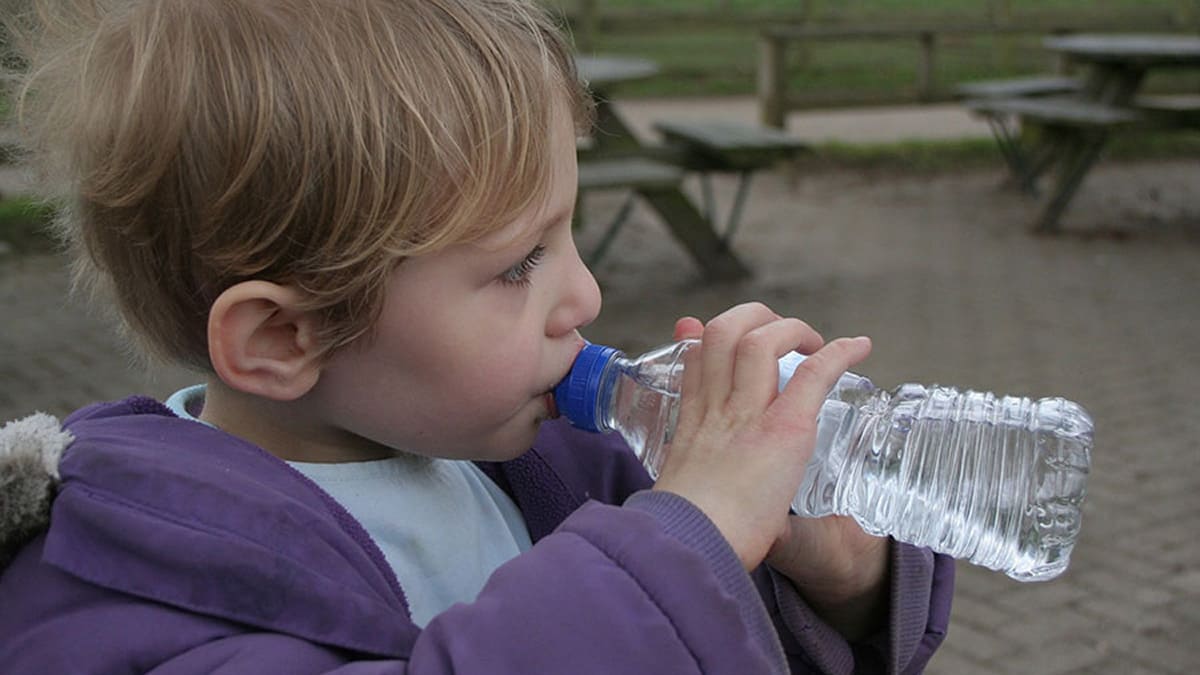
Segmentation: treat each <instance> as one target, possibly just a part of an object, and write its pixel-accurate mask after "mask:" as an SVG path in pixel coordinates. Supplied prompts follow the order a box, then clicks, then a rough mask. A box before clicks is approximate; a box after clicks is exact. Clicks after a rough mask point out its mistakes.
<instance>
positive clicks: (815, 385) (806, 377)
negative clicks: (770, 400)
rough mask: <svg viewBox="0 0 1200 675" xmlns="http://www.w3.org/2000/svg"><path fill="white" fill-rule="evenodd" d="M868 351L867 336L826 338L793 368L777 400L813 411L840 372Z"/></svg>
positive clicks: (851, 366) (863, 356)
mask: <svg viewBox="0 0 1200 675" xmlns="http://www.w3.org/2000/svg"><path fill="white" fill-rule="evenodd" d="M870 353H871V340H870V338H866V337H856V338H838V339H837V340H834V341H832V342H830V343H829V344H827V345H825V346H824V347H822V348H821V349H819V350H817V351H816V352H813V353H812V354H811V355H810V356H809V357H808V358H807V359H805V360H804V362H803V363H801V364H800V365H799V367H797V368H796V372H795V374H793V375H792V380H791V382H788V385H787V387H786V388H785V389H784V391H783V393H782V394H780V397H779V398H780V402H781V403H782V404H784V405H785V406H788V407H789V408H792V409H799V410H802V411H804V413H805V414H810V415H811V414H815V413H816V411H817V410H818V409H820V407H821V404H822V403H824V402H825V397H826V396H827V395H828V394H829V391H830V390H831V389H833V385H835V384H836V383H837V381H838V378H839V377H841V376H842V373H845V372H846V371H847V370H850V369H851V368H853V367H854V366H855V365H857V364H858V363H860V362H862V360H863V359H865V358H867V355H869V354H870ZM793 406H795V407H793Z"/></svg>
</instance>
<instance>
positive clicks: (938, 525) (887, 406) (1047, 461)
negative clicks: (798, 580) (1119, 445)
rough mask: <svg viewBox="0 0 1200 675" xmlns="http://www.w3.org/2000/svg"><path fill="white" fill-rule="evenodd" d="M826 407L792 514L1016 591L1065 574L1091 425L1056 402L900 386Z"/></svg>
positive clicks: (1086, 464)
mask: <svg viewBox="0 0 1200 675" xmlns="http://www.w3.org/2000/svg"><path fill="white" fill-rule="evenodd" d="M848 398H850V399H851V400H841V399H837V398H835V399H831V400H830V401H827V402H826V404H825V406H824V408H823V409H822V413H821V419H820V423H819V427H823V428H821V430H820V431H819V432H818V433H819V435H822V436H824V437H825V438H826V439H828V441H827V442H823V443H819V444H818V448H817V450H816V451H815V453H814V457H813V460H812V462H810V464H809V467H808V469H807V471H806V474H805V480H804V484H803V485H802V486H801V489H800V491H799V493H798V494H797V497H796V501H795V502H794V503H793V508H795V509H796V511H797V513H800V514H801V515H810V516H821V515H828V514H830V513H838V514H843V515H850V516H853V517H854V519H855V520H856V521H858V523H859V524H860V525H862V527H863V529H864V530H866V531H868V532H871V533H873V534H880V535H885V534H886V535H891V536H892V537H894V538H896V539H898V540H900V541H905V542H908V543H911V544H915V545H917V546H928V547H930V548H932V549H933V550H935V551H938V552H941V553H945V554H947V555H951V556H954V557H956V558H961V559H963V560H967V561H969V562H971V563H974V564H977V565H981V566H983V567H987V568H990V569H995V570H1001V571H1003V572H1005V573H1006V574H1008V575H1009V576H1011V577H1013V578H1015V579H1019V580H1022V581H1039V580H1045V579H1050V578H1053V577H1055V576H1057V575H1058V574H1060V573H1061V572H1062V571H1063V570H1065V569H1066V567H1067V564H1068V562H1069V560H1070V554H1071V550H1072V549H1073V547H1074V544H1075V540H1076V538H1077V536H1078V534H1079V527H1080V507H1081V505H1082V502H1083V498H1084V494H1085V486H1086V480H1087V474H1088V471H1089V467H1090V461H1091V460H1090V449H1091V444H1092V422H1091V419H1090V418H1089V417H1088V415H1087V413H1086V412H1085V411H1084V410H1083V409H1082V408H1080V407H1079V406H1078V405H1076V404H1074V403H1072V402H1070V401H1066V400H1064V399H1060V398H1052V399H1042V400H1040V401H1037V402H1034V401H1031V400H1029V399H1027V398H1021V397H1013V396H1006V397H996V396H993V395H992V394H988V393H980V392H973V391H958V390H956V389H954V388H951V387H938V386H933V387H924V386H921V385H915V384H907V385H903V386H901V387H899V388H897V389H896V390H894V391H892V392H885V391H881V390H876V391H874V392H871V393H870V394H868V395H865V396H863V395H861V394H859V395H856V396H852V397H848Z"/></svg>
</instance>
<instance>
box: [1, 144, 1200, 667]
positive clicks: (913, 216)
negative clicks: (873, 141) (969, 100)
mask: <svg viewBox="0 0 1200 675" xmlns="http://www.w3.org/2000/svg"><path fill="white" fill-rule="evenodd" d="M997 161H998V162H999V160H997ZM999 180H1000V172H999V169H998V168H997V170H995V171H974V172H963V173H948V174H943V175H935V176H928V175H911V176H904V175H897V174H895V173H890V174H878V175H875V174H867V175H859V174H850V173H840V172H831V173H823V174H817V175H802V176H799V177H797V179H796V180H790V179H787V178H785V177H784V176H780V175H771V176H764V177H763V178H762V179H761V180H758V182H757V183H756V185H755V187H754V193H753V198H752V200H751V203H750V204H749V205H748V207H747V211H746V217H745V222H744V225H743V227H742V229H741V231H740V233H739V237H738V240H737V241H736V242H735V248H736V250H737V251H738V253H739V254H740V255H741V256H743V257H744V259H745V260H746V261H747V262H748V263H749V264H750V265H751V266H752V267H754V268H755V270H756V276H755V277H754V279H752V280H750V281H747V282H743V283H739V284H725V285H716V286H713V285H705V284H702V283H701V282H700V281H699V278H698V277H697V275H696V274H695V270H694V268H693V267H692V265H691V263H690V261H689V260H688V259H687V257H686V256H685V255H684V254H683V253H682V252H681V251H680V249H679V248H678V247H677V246H675V245H674V244H673V243H672V242H671V241H670V240H669V238H668V237H667V236H666V235H665V234H664V230H663V229H662V227H661V226H660V225H659V224H658V223H657V222H656V221H655V219H654V218H653V217H652V216H650V215H649V214H648V213H646V212H644V211H640V210H639V211H636V212H635V216H634V219H633V222H632V223H631V224H630V225H629V226H628V227H627V229H626V230H625V231H623V232H622V233H621V235H620V237H619V238H618V240H617V249H616V250H614V251H613V252H612V253H610V254H609V257H608V258H607V259H606V260H605V261H604V262H603V263H602V264H601V265H599V266H598V268H597V269H596V274H597V277H598V278H599V279H600V281H601V285H602V287H603V288H604V291H605V309H604V311H603V313H602V315H601V318H600V320H598V321H597V322H596V324H594V325H593V326H591V327H589V329H588V331H587V333H588V336H589V337H590V338H592V339H594V340H598V341H607V342H611V343H614V344H617V345H619V346H622V347H625V348H627V349H630V350H634V349H640V348H643V347H646V346H649V345H650V344H651V343H653V342H657V341H659V340H660V339H662V338H665V337H669V333H670V329H671V324H672V322H673V320H674V318H675V317H677V316H679V315H681V314H685V313H688V314H695V315H697V316H701V317H707V316H710V315H712V314H713V313H715V312H717V311H719V310H721V309H723V308H725V307H727V306H728V305H730V304H732V303H735V302H739V301H742V300H746V299H752V298H757V299H762V300H765V301H766V302H768V303H769V304H771V305H772V306H774V307H775V308H776V309H777V310H778V311H780V312H783V313H788V314H795V315H797V316H801V317H804V318H805V319H806V320H808V321H809V322H810V323H812V324H813V325H814V326H816V327H817V328H818V329H819V330H821V331H822V332H823V333H826V334H827V335H838V334H867V335H871V336H872V337H873V338H874V340H875V345H876V347H875V351H874V354H873V355H872V357H871V359H870V360H869V361H868V362H866V363H864V364H863V365H862V367H861V368H860V369H859V370H860V371H861V372H863V373H864V374H867V375H870V376H871V377H872V378H873V379H874V380H875V381H876V382H877V383H879V384H881V385H894V384H899V383H900V382H904V381H919V382H926V383H932V382H940V383H947V384H955V385H959V386H963V387H973V388H979V389H988V390H992V391H996V392H1002V393H1014V394H1018V393H1019V394H1028V395H1035V396H1037V395H1063V396H1066V397H1069V398H1073V399H1075V400H1077V401H1079V402H1080V403H1082V404H1083V405H1084V406H1085V407H1087V408H1088V409H1089V410H1090V411H1091V413H1092V414H1093V416H1094V418H1095V420H1096V426H1097V444H1096V449H1095V453H1094V457H1093V472H1092V477H1091V480H1090V483H1089V495H1088V499H1087V502H1086V505H1085V510H1084V511H1085V515H1084V520H1083V533H1082V537H1081V539H1080V542H1079V545H1078V547H1077V548H1076V551H1075V556H1074V559H1073V561H1072V565H1071V568H1070V569H1069V570H1068V571H1067V573H1066V574H1065V575H1063V576H1062V577H1061V578H1059V579H1057V580H1055V581H1052V582H1048V583H1040V584H1021V583H1018V582H1015V581H1012V580H1009V579H1008V578H1007V577H1004V576H1003V575H1000V574H997V573H992V572H988V571H986V570H980V569H978V568H974V567H971V566H969V565H965V564H963V565H960V566H959V575H960V576H959V580H960V581H959V586H958V591H957V594H956V598H955V608H954V615H953V619H952V623H951V630H950V636H949V638H948V640H947V642H946V644H945V645H944V646H943V648H942V649H941V651H940V652H939V653H938V655H937V656H936V657H935V659H934V661H933V663H932V664H931V666H930V668H929V671H928V672H930V673H936V674H942V675H949V674H966V675H971V674H973V673H980V674H983V673H987V674H993V673H1039V674H1047V675H1052V674H1057V673H1121V674H1125V673H1156V674H1157V673H1185V672H1193V671H1194V670H1196V668H1195V666H1196V664H1197V663H1200V659H1198V658H1196V657H1195V656H1193V654H1192V653H1191V649H1190V648H1189V646H1188V645H1187V642H1186V641H1187V640H1188V639H1191V638H1193V636H1195V635H1197V634H1200V541H1198V540H1197V537H1196V535H1197V532H1200V528H1198V527H1197V526H1198V525H1200V453H1197V452H1196V451H1195V444H1196V439H1198V438H1200V415H1197V414H1196V412H1195V408H1196V404H1197V402H1198V397H1197V395H1196V393H1195V392H1196V383H1197V382H1198V381H1200V358H1198V357H1200V347H1198V346H1197V345H1200V303H1198V302H1197V298H1198V297H1200V264H1198V263H1200V200H1197V199H1196V198H1195V197H1193V196H1192V194H1193V193H1194V192H1193V189H1192V186H1194V185H1196V184H1197V183H1198V182H1200V164H1198V163H1197V162H1195V161H1194V160H1191V161H1174V162H1155V163H1137V164H1124V165H1114V164H1104V165H1102V166H1101V167H1099V168H1098V170H1097V171H1096V172H1095V173H1094V174H1093V175H1092V176H1090V177H1089V179H1088V181H1087V183H1085V185H1084V188H1083V190H1082V192H1081V193H1080V195H1079V199H1078V201H1077V203H1076V204H1075V205H1074V206H1073V208H1072V209H1071V210H1070V211H1069V212H1068V214H1067V217H1066V219H1065V221H1064V222H1065V225H1066V226H1067V228H1068V230H1069V234H1068V235H1067V236H1062V237H1049V238H1048V237H1035V236H1031V235H1030V234H1028V233H1026V232H1025V231H1024V229H1023V224H1024V223H1026V222H1028V221H1029V219H1030V218H1031V217H1032V216H1033V214H1034V206H1033V205H1032V204H1030V203H1029V202H1027V201H1025V200H1023V199H1021V198H1020V197H1018V196H1017V195H1015V194H1014V193H1012V192H1007V191H1004V190H1000V189H998V187H997V185H998V183H999ZM717 187H718V197H719V198H723V199H725V200H726V201H725V203H728V199H729V197H730V193H731V191H732V185H731V183H729V182H727V181H719V182H718V185H717ZM619 203H620V199H619V196H616V195H598V196H597V198H596V199H590V200H589V201H588V215H589V217H590V218H592V219H601V218H602V217H603V216H604V215H605V214H607V213H611V212H612V211H613V210H615V209H616V208H617V207H618V206H619ZM594 229H597V228H585V229H584V230H583V231H582V232H581V234H580V239H581V243H582V245H583V246H584V247H586V246H588V245H589V244H590V243H591V242H592V241H594V237H595V232H594V231H593V230H594ZM67 291H68V281H67V277H66V274H65V272H64V269H63V265H62V262H61V261H60V260H59V259H58V258H56V257H54V256H37V257H17V256H13V255H8V256H0V307H2V308H3V312H4V317H5V318H4V320H3V322H2V323H0V419H10V418H12V417H15V416H18V415H20V414H23V413H25V412H28V411H31V410H34V409H42V410H47V411H49V412H53V413H58V414H62V413H65V412H67V411H69V410H71V409H73V408H74V407H76V406H78V405H81V404H84V403H87V402H90V401H92V400H96V399H104V398H114V397H119V396H123V395H126V394H128V393H132V392H144V393H151V394H155V395H159V396H162V395H164V394H166V393H168V392H170V391H172V390H173V389H174V388H176V387H178V386H180V385H182V384H184V383H187V382H189V381H191V379H192V378H191V377H190V376H189V375H188V374H186V373H182V372H180V371H178V370H173V369H165V370H155V371H154V374H153V375H150V374H148V373H147V371H145V370H144V369H141V368H139V367H138V366H136V361H134V360H133V359H132V358H131V356H130V355H129V349H128V347H127V345H126V344H124V343H123V341H122V340H120V339H119V338H117V337H115V336H114V333H113V332H112V331H111V330H109V328H108V327H107V325H106V323H105V321H104V320H102V319H101V318H98V317H97V316H95V315H94V313H93V312H92V311H90V310H89V309H88V308H87V303H85V302H83V301H80V300H69V299H68V298H67Z"/></svg>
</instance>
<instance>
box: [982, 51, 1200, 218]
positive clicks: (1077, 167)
mask: <svg viewBox="0 0 1200 675" xmlns="http://www.w3.org/2000/svg"><path fill="white" fill-rule="evenodd" d="M1044 45H1045V46H1046V48H1047V49H1049V50H1051V51H1056V52H1059V53H1060V54H1062V55H1063V56H1065V57H1067V58H1070V59H1073V60H1077V61H1082V62H1084V63H1086V64H1087V65H1088V69H1089V70H1088V74H1087V76H1086V77H1085V78H1083V79H1081V80H1079V81H1078V83H1077V84H1075V83H1071V82H1069V81H1065V80H1056V79H1054V78H1049V77H1046V78H1040V77H1036V78H1026V79H1025V80H1024V81H1023V82H1022V81H1021V80H1015V81H1009V82H1004V81H996V82H992V83H967V84H965V85H962V86H961V87H960V88H959V90H960V91H962V92H963V93H964V94H968V96H967V100H966V101H965V102H964V105H965V106H966V107H967V109H969V110H971V111H973V112H975V113H977V114H980V115H983V116H985V117H986V118H987V120H988V123H989V125H990V126H991V128H992V133H993V135H994V136H995V137H996V140H997V144H998V145H999V147H1000V151H1001V153H1002V154H1003V156H1004V159H1005V160H1006V162H1007V164H1008V167H1009V169H1010V172H1011V174H1012V175H1013V177H1014V178H1015V179H1016V181H1017V183H1018V185H1020V187H1021V188H1022V189H1023V190H1024V191H1025V192H1027V193H1030V194H1036V192H1037V187H1036V184H1037V180H1038V178H1039V177H1040V176H1041V175H1042V174H1043V173H1045V172H1046V171H1047V170H1048V169H1049V168H1050V167H1051V166H1055V165H1057V167H1058V178H1057V181H1056V184H1055V186H1054V189H1053V192H1052V194H1051V195H1050V198H1049V199H1048V201H1047V203H1046V204H1045V206H1044V208H1043V209H1042V212H1041V213H1040V214H1039V216H1038V218H1037V220H1036V221H1035V223H1034V229H1035V230H1037V231H1043V232H1045V231H1053V230H1056V229H1057V228H1058V221H1059V219H1060V217H1061V215H1062V213H1063V211H1064V210H1065V209H1066V207H1067V205H1068V204H1069V203H1070V201H1071V199H1072V198H1073V197H1074V194H1075V192H1076V191H1077V190H1078V188H1079V186H1080V184H1081V183H1082V181H1083V179H1084V177H1085V176H1086V175H1087V172H1088V171H1089V170H1090V169H1091V167H1092V166H1093V165H1094V164H1095V162H1096V160H1097V159H1098V158H1099V156H1100V154H1101V152H1102V151H1103V150H1104V147H1105V146H1106V144H1107V142H1108V140H1109V138H1110V136H1111V134H1112V133H1113V132H1114V131H1116V130H1118V129H1125V128H1130V127H1159V128H1182V127H1196V126H1200V97H1193V96H1189V97H1170V98H1160V97H1146V96H1139V94H1138V90H1139V89H1140V87H1141V86H1142V84H1143V82H1144V80H1145V75H1146V73H1147V71H1148V70H1149V69H1151V68H1153V67H1167V66H1170V67H1180V66H1190V67H1196V66H1200V38H1197V37H1195V36H1179V35H1071V36H1066V37H1051V38H1046V40H1045V41H1044ZM1056 87H1063V88H1069V91H1058V92H1055V91H1053V90H1054V89H1055V88H1056ZM1025 127H1034V128H1035V129H1036V131H1035V132H1034V133H1026V131H1025V130H1024V128H1025Z"/></svg>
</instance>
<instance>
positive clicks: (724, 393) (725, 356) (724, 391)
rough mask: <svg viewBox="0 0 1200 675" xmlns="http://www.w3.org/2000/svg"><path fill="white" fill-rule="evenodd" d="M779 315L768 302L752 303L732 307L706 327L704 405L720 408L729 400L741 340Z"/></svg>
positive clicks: (703, 351) (702, 365) (703, 352)
mask: <svg viewBox="0 0 1200 675" xmlns="http://www.w3.org/2000/svg"><path fill="white" fill-rule="evenodd" d="M779 318H780V317H779V315H778V314H776V313H775V312H773V311H771V310H770V309H769V308H768V307H767V306H766V305H763V304H761V303H757V302H752V303H746V304H743V305H737V306H736V307H733V308H732V309H729V310H727V311H725V312H723V313H721V314H720V315H718V316H717V317H716V318H715V319H713V320H712V321H709V322H708V325H707V326H705V327H704V345H703V349H702V350H701V367H702V368H703V370H704V380H705V382H706V383H710V384H709V385H708V386H706V387H705V392H704V394H705V401H704V402H705V404H706V405H707V406H708V407H710V408H715V407H721V406H723V405H724V404H725V402H726V401H727V400H728V399H729V394H730V389H731V387H732V383H733V372H734V366H735V361H736V357H737V352H738V348H739V343H741V341H742V339H743V337H744V336H745V335H746V334H747V333H749V332H750V331H752V330H754V329H755V328H759V327H761V326H762V325H764V324H767V323H770V322H772V321H777V320H778V319H779Z"/></svg>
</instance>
